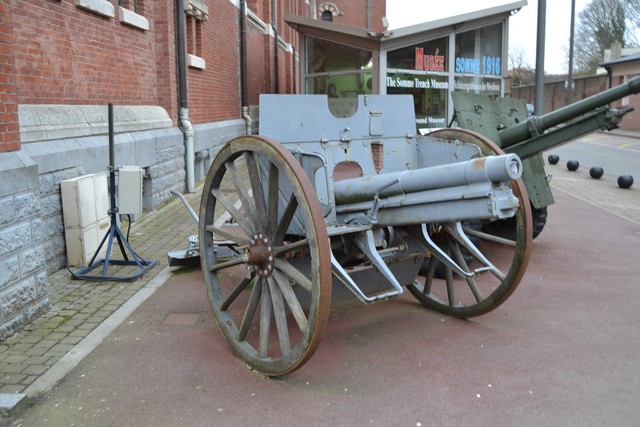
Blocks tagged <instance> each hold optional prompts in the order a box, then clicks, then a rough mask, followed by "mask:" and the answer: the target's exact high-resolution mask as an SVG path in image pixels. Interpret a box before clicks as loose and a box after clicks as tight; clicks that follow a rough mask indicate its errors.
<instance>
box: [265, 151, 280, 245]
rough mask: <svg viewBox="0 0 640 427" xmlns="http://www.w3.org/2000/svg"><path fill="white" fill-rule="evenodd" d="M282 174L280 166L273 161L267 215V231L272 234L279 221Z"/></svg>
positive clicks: (270, 169) (270, 172)
mask: <svg viewBox="0 0 640 427" xmlns="http://www.w3.org/2000/svg"><path fill="white" fill-rule="evenodd" d="M279 185H280V175H279V172H278V168H276V165H274V164H273V163H272V164H271V167H270V168H269V199H268V200H269V208H268V209H269V213H268V215H267V233H268V234H272V233H273V232H274V231H275V229H276V224H277V222H278V203H279V202H280V198H279V197H278V196H279V194H280V191H279V190H280V188H279Z"/></svg>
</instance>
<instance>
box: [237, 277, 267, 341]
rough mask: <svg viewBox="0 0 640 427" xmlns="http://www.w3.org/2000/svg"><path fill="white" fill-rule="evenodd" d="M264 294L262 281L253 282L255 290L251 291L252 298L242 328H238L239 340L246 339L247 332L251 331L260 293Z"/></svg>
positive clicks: (243, 318)
mask: <svg viewBox="0 0 640 427" xmlns="http://www.w3.org/2000/svg"><path fill="white" fill-rule="evenodd" d="M261 294H262V286H261V284H260V283H254V284H253V290H252V291H251V298H249V304H247V308H246V310H245V312H244V316H243V317H242V322H241V323H240V328H239V329H238V337H237V340H238V341H244V340H245V339H246V338H247V332H249V326H251V321H252V320H253V315H254V314H255V313H256V308H257V307H258V302H260V295H261Z"/></svg>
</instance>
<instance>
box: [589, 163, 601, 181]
mask: <svg viewBox="0 0 640 427" xmlns="http://www.w3.org/2000/svg"><path fill="white" fill-rule="evenodd" d="M589 175H591V178H593V179H600V178H602V175H604V169H602V167H601V166H591V169H589Z"/></svg>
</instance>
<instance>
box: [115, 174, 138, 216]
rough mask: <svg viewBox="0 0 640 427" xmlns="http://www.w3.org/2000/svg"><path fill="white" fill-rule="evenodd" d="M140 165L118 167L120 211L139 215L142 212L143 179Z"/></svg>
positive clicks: (122, 213)
mask: <svg viewBox="0 0 640 427" xmlns="http://www.w3.org/2000/svg"><path fill="white" fill-rule="evenodd" d="M143 178H144V171H143V170H142V168H141V167H140V166H121V167H120V168H119V169H118V213H119V214H121V215H126V214H130V215H137V214H141V213H142V179H143Z"/></svg>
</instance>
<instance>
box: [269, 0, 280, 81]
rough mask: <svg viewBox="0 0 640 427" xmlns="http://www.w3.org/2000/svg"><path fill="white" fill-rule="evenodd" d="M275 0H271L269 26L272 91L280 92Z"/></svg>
mask: <svg viewBox="0 0 640 427" xmlns="http://www.w3.org/2000/svg"><path fill="white" fill-rule="evenodd" d="M276 22H277V16H276V0H271V27H272V28H273V71H274V73H275V76H274V86H275V87H274V91H273V92H274V93H280V76H279V75H278V68H279V64H278V29H277V28H276Z"/></svg>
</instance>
